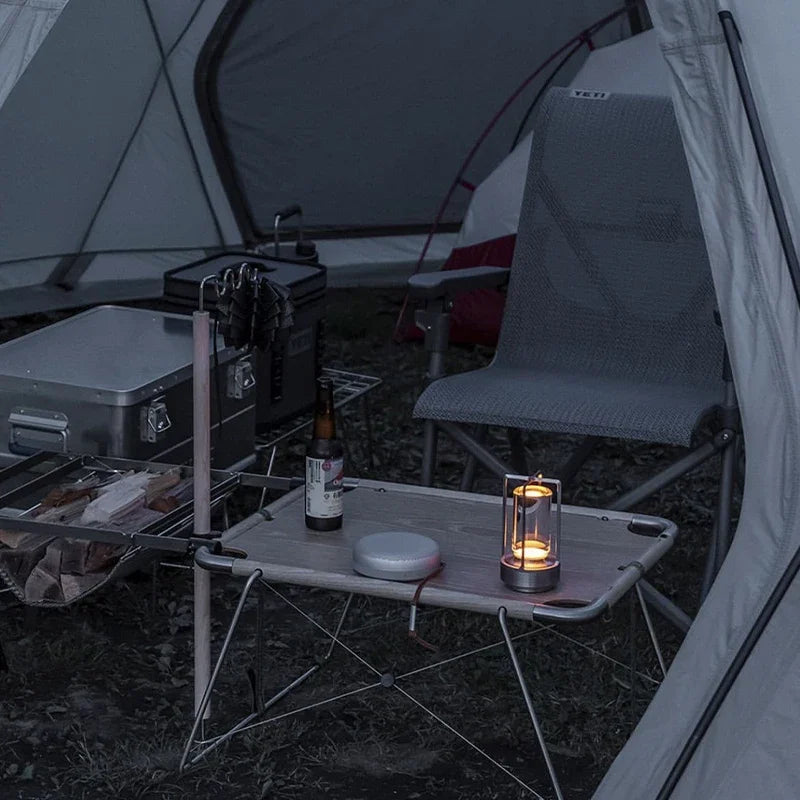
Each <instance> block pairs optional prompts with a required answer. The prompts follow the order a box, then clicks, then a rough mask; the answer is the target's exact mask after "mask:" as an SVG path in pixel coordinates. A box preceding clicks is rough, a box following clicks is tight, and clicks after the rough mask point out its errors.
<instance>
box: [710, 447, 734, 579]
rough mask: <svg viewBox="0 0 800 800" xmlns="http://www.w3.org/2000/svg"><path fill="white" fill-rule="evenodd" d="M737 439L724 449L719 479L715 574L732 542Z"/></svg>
mask: <svg viewBox="0 0 800 800" xmlns="http://www.w3.org/2000/svg"><path fill="white" fill-rule="evenodd" d="M736 458H737V447H736V441H733V442H731V443H730V444H729V445H728V446H727V447H726V448H725V449H724V450H723V451H722V471H721V475H720V481H719V499H718V503H717V547H716V551H715V562H714V574H716V573H717V572H719V568H720V567H721V566H722V562H723V561H724V560H725V556H726V555H728V549H729V548H730V544H731V514H732V507H733V490H734V485H735V483H736Z"/></svg>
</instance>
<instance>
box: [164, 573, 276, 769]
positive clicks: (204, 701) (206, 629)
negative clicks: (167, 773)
mask: <svg viewBox="0 0 800 800" xmlns="http://www.w3.org/2000/svg"><path fill="white" fill-rule="evenodd" d="M198 573H202V574H203V575H205V578H206V580H208V579H210V577H211V573H209V572H208V571H207V570H205V569H203V568H202V567H198V566H197V565H195V568H194V575H195V624H196V623H197V621H198V613H197V599H198V597H197V589H198V577H200V578H201V580H200V582H199V585H200V586H202V583H203V581H202V576H201V575H199V574H198ZM260 577H261V570H258V569H257V570H256V571H255V572H253V574H252V575H250V577H249V578H248V579H247V583H246V584H245V585H244V589H243V590H242V594H241V596H240V597H239V603H238V605H237V606H236V611H234V613H233V619H232V620H231V624H230V626H229V627H228V632H227V634H226V635H225V641H224V642H223V643H222V650H220V653H219V657H218V658H217V663H216V664H215V666H214V672H213V673H212V674H211V678H210V679H209V680H208V682H207V684H206V686H205V690H204V691H203V694H202V697H201V698H200V703H199V706H198V708H197V710H196V712H195V717H194V724H193V725H192V732H191V733H190V734H189V738H188V739H187V740H186V745H185V747H184V749H183V756H182V757H181V763H180V766H179V767H178V769H179V771H183V769H184V767H185V766H186V760H187V759H188V757H189V751H190V750H191V747H192V743H193V742H194V740H195V737H196V736H197V731H198V729H199V728H200V723H201V722H202V721H203V718H204V717H205V714H206V710H207V709H208V704H209V703H210V702H211V693H212V691H213V690H214V684H215V683H216V682H217V677H218V676H219V672H220V669H222V662H223V661H224V660H225V656H226V655H227V654H228V649H229V648H230V646H231V641H232V640H233V633H234V631H235V630H236V625H237V623H238V622H239V617H241V615H242V610H243V609H244V604H245V601H246V600H247V595H249V594H250V589H251V588H252V586H253V584H254V583H255V582H256V581H257V580H258V579H259V578H260ZM201 622H202V620H201ZM206 622H207V623H208V625H205V626H203V627H202V636H205V637H207V638H206V639H205V641H204V645H207V646H208V652H209V655H210V650H211V643H210V638H211V633H210V630H211V629H210V620H208V619H207V620H206ZM195 646H197V644H195ZM196 658H197V657H196V655H195V663H196ZM196 682H197V676H196V675H195V690H196V688H197V684H196Z"/></svg>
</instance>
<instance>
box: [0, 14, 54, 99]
mask: <svg viewBox="0 0 800 800" xmlns="http://www.w3.org/2000/svg"><path fill="white" fill-rule="evenodd" d="M66 4H67V0H0V67H1V68H0V108H2V106H3V102H4V101H5V99H6V97H8V93H9V92H10V91H11V89H12V88H13V86H14V84H15V83H16V82H17V79H18V78H19V76H20V75H22V73H23V72H24V71H25V67H27V66H28V63H29V62H30V60H31V59H32V58H33V56H34V54H35V53H36V51H37V50H38V49H39V45H40V44H41V43H42V42H43V41H44V38H45V36H47V34H48V33H50V29H51V28H52V27H53V25H54V24H55V21H56V20H57V19H58V15H59V14H60V13H61V10H62V9H63V8H64V6H65V5H66Z"/></svg>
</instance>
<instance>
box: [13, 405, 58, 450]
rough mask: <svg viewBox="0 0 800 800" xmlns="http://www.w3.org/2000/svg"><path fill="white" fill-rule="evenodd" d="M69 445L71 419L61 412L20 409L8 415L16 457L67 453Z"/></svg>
mask: <svg viewBox="0 0 800 800" xmlns="http://www.w3.org/2000/svg"><path fill="white" fill-rule="evenodd" d="M68 442H69V420H68V419H67V415H66V414H62V413H61V412H60V411H43V410H41V409H38V408H21V407H17V408H14V409H12V410H11V413H10V414H9V415H8V450H9V452H11V453H14V455H31V454H32V453H36V452H38V451H40V450H47V451H48V452H56V453H66V452H67V450H68V446H67V445H68Z"/></svg>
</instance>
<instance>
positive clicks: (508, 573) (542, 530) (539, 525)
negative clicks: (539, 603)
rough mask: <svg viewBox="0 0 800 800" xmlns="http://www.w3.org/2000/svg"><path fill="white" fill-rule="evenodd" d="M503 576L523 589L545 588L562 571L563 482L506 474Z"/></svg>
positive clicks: (550, 587)
mask: <svg viewBox="0 0 800 800" xmlns="http://www.w3.org/2000/svg"><path fill="white" fill-rule="evenodd" d="M503 488H504V491H503V554H502V557H501V561H500V576H501V578H502V579H503V582H504V583H506V584H507V585H508V586H510V587H511V588H512V589H516V590H518V591H521V592H544V591H547V590H548V589H552V588H553V587H555V586H556V585H557V584H558V579H559V573H560V560H559V553H558V549H559V535H560V527H561V524H560V523H561V516H560V515H561V485H560V483H559V482H558V481H553V480H549V479H544V478H526V477H524V476H519V475H506V477H505V480H504V487H503Z"/></svg>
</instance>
